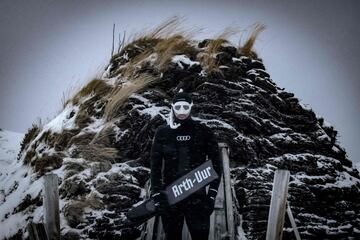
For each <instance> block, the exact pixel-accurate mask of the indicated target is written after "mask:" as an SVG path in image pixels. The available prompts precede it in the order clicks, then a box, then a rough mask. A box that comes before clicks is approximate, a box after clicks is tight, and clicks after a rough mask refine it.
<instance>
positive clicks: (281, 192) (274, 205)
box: [266, 169, 290, 240]
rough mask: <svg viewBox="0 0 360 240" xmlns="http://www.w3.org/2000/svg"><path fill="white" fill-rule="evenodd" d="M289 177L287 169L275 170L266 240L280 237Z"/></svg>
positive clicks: (276, 239) (277, 239)
mask: <svg viewBox="0 0 360 240" xmlns="http://www.w3.org/2000/svg"><path fill="white" fill-rule="evenodd" d="M289 178H290V172H289V171H288V170H282V169H278V170H276V171H275V176H274V185H273V189H272V195H271V203H270V212H269V218H268V225H267V232H266V240H280V239H282V233H283V227H284V221H285V211H286V199H287V192H288V183H289Z"/></svg>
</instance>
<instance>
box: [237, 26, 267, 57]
mask: <svg viewBox="0 0 360 240" xmlns="http://www.w3.org/2000/svg"><path fill="white" fill-rule="evenodd" d="M265 28H266V27H265V25H264V24H261V23H256V24H255V25H254V27H253V29H252V31H251V33H250V36H249V38H248V39H247V40H246V42H245V44H244V45H243V46H240V47H238V52H239V53H240V54H242V55H245V56H248V57H257V54H256V53H255V52H254V51H253V50H252V49H253V46H254V44H255V41H256V39H257V37H258V35H259V34H260V33H261V32H262V31H264V30H265Z"/></svg>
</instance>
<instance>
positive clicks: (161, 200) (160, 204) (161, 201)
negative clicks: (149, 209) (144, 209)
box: [151, 191, 169, 213]
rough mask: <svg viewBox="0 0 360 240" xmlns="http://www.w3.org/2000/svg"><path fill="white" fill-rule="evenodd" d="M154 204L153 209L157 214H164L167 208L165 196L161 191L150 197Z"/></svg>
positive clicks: (167, 203)
mask: <svg viewBox="0 0 360 240" xmlns="http://www.w3.org/2000/svg"><path fill="white" fill-rule="evenodd" d="M151 197H152V198H153V199H154V202H155V209H156V211H157V212H160V213H162V212H165V211H166V210H167V209H168V207H169V202H168V200H167V196H166V194H165V193H164V192H163V191H158V192H155V193H154V194H152V195H151Z"/></svg>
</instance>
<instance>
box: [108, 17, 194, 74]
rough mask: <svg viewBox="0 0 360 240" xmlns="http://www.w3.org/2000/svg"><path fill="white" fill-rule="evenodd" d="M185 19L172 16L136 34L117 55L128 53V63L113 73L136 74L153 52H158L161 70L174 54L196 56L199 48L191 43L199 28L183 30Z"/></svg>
mask: <svg viewBox="0 0 360 240" xmlns="http://www.w3.org/2000/svg"><path fill="white" fill-rule="evenodd" d="M183 20H184V19H183V18H180V17H178V16H174V17H171V18H169V19H167V20H166V21H164V22H163V23H161V24H160V25H159V26H158V27H155V28H154V29H153V30H150V31H148V32H146V31H144V32H142V33H138V34H134V36H133V37H132V40H128V42H129V43H128V44H126V46H125V47H124V48H123V49H122V51H121V52H120V53H119V54H117V55H116V56H114V57H113V59H114V58H115V57H118V56H122V55H123V54H125V53H127V54H128V58H129V61H128V63H126V65H123V66H120V67H119V68H118V69H117V70H116V72H115V73H114V74H112V75H114V76H118V75H119V74H121V75H122V76H123V77H130V76H132V75H134V74H135V72H136V68H138V67H141V66H139V65H140V63H142V61H144V60H145V59H147V58H148V57H149V56H150V55H151V54H153V53H156V54H157V61H156V62H155V63H154V67H156V68H157V69H158V70H159V71H164V70H166V68H167V66H168V64H169V63H170V61H171V58H172V56H174V55H177V54H186V55H189V56H191V57H193V58H195V56H196V54H197V50H196V48H195V47H193V46H192V45H191V39H192V37H193V36H194V35H195V34H196V33H198V32H199V31H200V30H199V29H189V30H182V29H181V23H182V21H183Z"/></svg>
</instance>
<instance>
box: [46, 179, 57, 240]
mask: <svg viewBox="0 0 360 240" xmlns="http://www.w3.org/2000/svg"><path fill="white" fill-rule="evenodd" d="M44 216H45V230H46V234H47V236H48V239H49V240H55V239H56V240H58V239H60V216H59V191H58V177H57V175H56V174H52V173H51V174H47V175H45V177H44Z"/></svg>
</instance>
